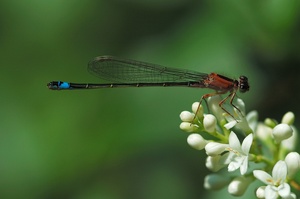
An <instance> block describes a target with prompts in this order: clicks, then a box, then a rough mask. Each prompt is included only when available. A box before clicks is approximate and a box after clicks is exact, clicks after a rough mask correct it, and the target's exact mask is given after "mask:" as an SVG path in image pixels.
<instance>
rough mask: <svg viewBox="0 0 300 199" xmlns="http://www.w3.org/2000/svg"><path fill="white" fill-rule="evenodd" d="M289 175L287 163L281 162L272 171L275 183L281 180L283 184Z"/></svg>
mask: <svg viewBox="0 0 300 199" xmlns="http://www.w3.org/2000/svg"><path fill="white" fill-rule="evenodd" d="M286 175H287V166H286V163H285V161H282V160H279V161H278V162H277V163H276V164H275V166H274V168H273V170H272V176H273V179H274V180H275V181H278V180H280V182H281V183H283V182H284V181H285V179H286Z"/></svg>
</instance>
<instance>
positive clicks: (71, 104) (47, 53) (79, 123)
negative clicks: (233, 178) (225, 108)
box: [0, 0, 300, 199]
mask: <svg viewBox="0 0 300 199" xmlns="http://www.w3.org/2000/svg"><path fill="white" fill-rule="evenodd" d="M299 4H300V2H299V1H279V0H277V1H276V0H273V1H270V0H267V1H250V0H246V1H233V0H232V1H231V0H230V1H217V0H212V1H208V0H206V1H199V0H164V1H161V0H152V1H146V0H144V1H138V0H111V1H95V0H85V1H79V0H74V1H58V0H52V1H38V0H27V1H17V0H2V1H1V2H0V27H1V29H0V44H1V45H0V48H1V54H0V56H1V59H0V63H1V67H0V69H1V72H0V76H1V82H2V83H1V91H2V92H1V93H2V95H1V99H0V100H1V114H0V116H1V123H0V124H1V125H0V129H1V131H0V135H1V137H0V158H1V161H0V198H30V199H48V198H49V199H50V198H51V199H52V198H72V199H73V198H74V199H82V198H105V199H124V198H125V199H133V198H136V199H141V198H143V199H153V198H155V199H158V198H164V199H165V198H167V199H168V198H172V199H182V198H189V199H190V198H201V197H203V198H220V197H223V198H226V197H227V195H228V194H227V193H226V189H224V190H222V191H219V192H216V193H211V192H206V191H205V190H204V189H203V178H204V176H205V175H206V174H207V173H209V171H207V169H206V168H205V166H204V164H205V154H204V152H203V151H201V152H199V151H196V150H194V149H192V148H190V147H189V146H188V145H187V144H186V138H187V134H186V133H184V132H182V131H181V130H180V129H179V127H178V126H179V124H180V119H179V114H180V112H181V111H183V110H190V106H191V104H192V103H193V102H194V101H198V100H199V99H200V97H201V95H203V94H205V93H207V92H210V91H208V90H205V89H189V88H126V89H103V90H84V91H60V92H57V91H51V90H48V89H47V87H46V84H47V82H49V81H52V80H64V81H72V82H99V80H98V79H97V78H96V77H94V76H91V75H90V74H89V73H88V72H87V71H86V66H87V62H88V61H89V60H90V59H92V58H93V57H96V56H99V55H115V56H119V57H123V58H130V59H136V60H142V61H147V62H152V63H156V64H161V65H164V66H171V67H178V68H186V69H191V70H196V71H201V72H206V73H209V72H218V73H221V74H224V75H227V76H229V77H232V78H237V77H239V76H240V75H246V76H248V78H249V81H250V85H251V88H250V92H248V93H245V94H240V95H239V96H240V97H242V99H243V100H244V101H245V103H246V105H247V110H248V111H249V110H253V109H255V110H258V111H259V114H260V119H264V118H265V117H274V118H275V119H277V120H280V119H281V116H282V115H283V114H284V113H285V112H286V111H290V110H291V111H294V113H295V114H296V117H297V116H299V115H300V106H299V104H298V102H299V99H300V98H299V85H300V84H299V82H298V80H299V60H300V56H299V52H300V51H299V48H300V45H299V44H300V37H299V30H300V29H299V27H300V26H299V23H300V21H299V20H300V16H299V14H300V12H299V7H300V5H299ZM297 118H298V117H297ZM296 126H297V127H298V128H299V121H298V120H297V119H296ZM224 193H225V194H224ZM247 194H248V198H253V195H252V194H253V188H252V189H250V190H248V192H247ZM220 195H221V196H220ZM228 198H232V197H230V196H228ZM244 198H246V196H245V197H244Z"/></svg>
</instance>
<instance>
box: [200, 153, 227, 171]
mask: <svg viewBox="0 0 300 199" xmlns="http://www.w3.org/2000/svg"><path fill="white" fill-rule="evenodd" d="M221 157H222V156H221V155H216V156H207V158H206V163H205V166H206V167H207V168H208V169H209V170H211V171H213V172H217V171H219V170H220V169H222V168H223V167H225V166H226V165H225V164H221V163H220V159H221Z"/></svg>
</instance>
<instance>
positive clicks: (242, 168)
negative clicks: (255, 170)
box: [240, 156, 248, 175]
mask: <svg viewBox="0 0 300 199" xmlns="http://www.w3.org/2000/svg"><path fill="white" fill-rule="evenodd" d="M247 169H248V156H245V157H244V160H243V162H242V165H241V166H240V171H241V175H244V174H245V173H246V172H247Z"/></svg>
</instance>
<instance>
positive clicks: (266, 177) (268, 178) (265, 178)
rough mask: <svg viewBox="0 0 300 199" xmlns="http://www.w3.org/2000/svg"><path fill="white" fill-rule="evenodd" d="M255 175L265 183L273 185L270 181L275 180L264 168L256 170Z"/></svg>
mask: <svg viewBox="0 0 300 199" xmlns="http://www.w3.org/2000/svg"><path fill="white" fill-rule="evenodd" d="M253 175H254V177H256V178H257V179H258V180H260V181H262V182H263V183H265V184H271V185H272V183H270V182H271V181H273V178H272V177H271V176H270V175H269V174H268V173H267V172H265V171H262V170H254V171H253Z"/></svg>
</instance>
